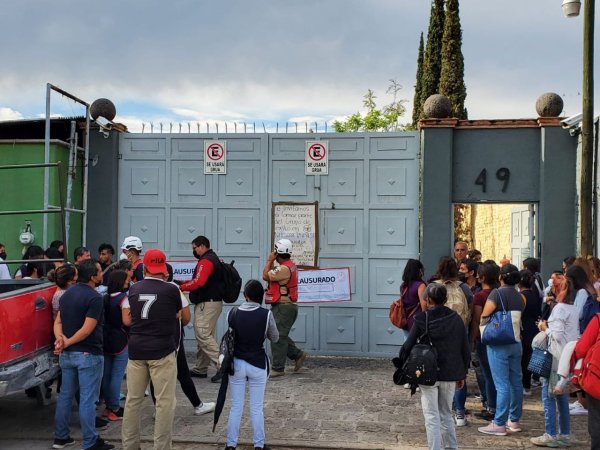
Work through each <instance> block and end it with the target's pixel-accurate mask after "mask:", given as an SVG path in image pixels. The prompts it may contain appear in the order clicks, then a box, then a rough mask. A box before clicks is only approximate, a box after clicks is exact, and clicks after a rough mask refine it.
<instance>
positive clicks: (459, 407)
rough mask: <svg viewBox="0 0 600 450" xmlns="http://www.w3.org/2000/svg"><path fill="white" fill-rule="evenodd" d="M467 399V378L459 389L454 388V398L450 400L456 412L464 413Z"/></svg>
mask: <svg viewBox="0 0 600 450" xmlns="http://www.w3.org/2000/svg"><path fill="white" fill-rule="evenodd" d="M466 401H467V380H465V383H464V385H463V387H462V388H461V389H456V390H455V391H454V399H453V401H452V405H453V407H454V411H455V412H456V413H461V414H464V413H465V402H466Z"/></svg>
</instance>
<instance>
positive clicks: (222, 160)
mask: <svg viewBox="0 0 600 450" xmlns="http://www.w3.org/2000/svg"><path fill="white" fill-rule="evenodd" d="M215 173H216V174H226V173H227V141H204V174H205V175H209V174H215Z"/></svg>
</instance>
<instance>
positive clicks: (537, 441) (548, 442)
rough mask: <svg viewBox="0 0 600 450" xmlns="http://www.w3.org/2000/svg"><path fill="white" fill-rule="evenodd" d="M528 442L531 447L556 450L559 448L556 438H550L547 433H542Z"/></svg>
mask: <svg viewBox="0 0 600 450" xmlns="http://www.w3.org/2000/svg"><path fill="white" fill-rule="evenodd" d="M529 441H530V442H531V443H532V444H533V445H537V446H538V447H550V448H557V447H558V446H559V443H558V441H557V440H556V438H555V437H552V436H550V435H549V434H548V433H544V434H542V435H541V436H539V437H533V438H531V439H530V440H529Z"/></svg>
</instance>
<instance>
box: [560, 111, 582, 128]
mask: <svg viewBox="0 0 600 450" xmlns="http://www.w3.org/2000/svg"><path fill="white" fill-rule="evenodd" d="M582 117H583V114H581V113H579V114H575V115H574V116H571V117H567V118H566V119H563V120H561V121H560V124H561V125H562V127H563V128H577V127H579V126H580V125H579V124H580V123H581V118H582Z"/></svg>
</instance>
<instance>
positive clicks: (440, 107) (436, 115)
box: [423, 94, 452, 119]
mask: <svg viewBox="0 0 600 450" xmlns="http://www.w3.org/2000/svg"><path fill="white" fill-rule="evenodd" d="M423 112H424V113H425V117H426V118H427V119H446V118H447V117H450V114H452V103H451V102H450V99H449V98H448V97H446V96H445V95H440V94H433V95H431V96H429V97H428V98H427V100H425V103H424V104H423Z"/></svg>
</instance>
